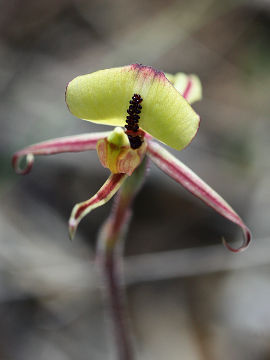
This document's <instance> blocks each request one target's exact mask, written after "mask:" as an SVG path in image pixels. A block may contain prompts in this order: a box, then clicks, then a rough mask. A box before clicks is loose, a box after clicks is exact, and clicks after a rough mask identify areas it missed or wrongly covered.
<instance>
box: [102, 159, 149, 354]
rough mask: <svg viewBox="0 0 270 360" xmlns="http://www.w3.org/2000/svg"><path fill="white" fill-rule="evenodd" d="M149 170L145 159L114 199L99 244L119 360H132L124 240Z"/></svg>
mask: <svg viewBox="0 0 270 360" xmlns="http://www.w3.org/2000/svg"><path fill="white" fill-rule="evenodd" d="M146 168H147V159H146V158H145V159H144V160H143V162H142V163H141V164H140V166H139V167H138V168H137V169H136V170H135V171H134V173H133V175H132V176H130V177H128V178H127V179H126V180H125V182H124V183H123V185H122V187H121V190H120V191H119V192H118V194H117V197H116V198H115V202H114V206H113V208H112V213H111V215H110V216H109V218H108V219H107V221H106V222H105V223H104V225H103V227H102V229H101V232H100V235H99V237H98V244H97V258H96V261H97V264H98V266H99V268H100V271H101V274H102V277H103V285H104V287H103V289H104V295H105V299H106V301H107V303H108V305H109V312H110V320H111V323H112V327H113V331H112V334H114V337H115V344H116V347H117V348H116V352H117V357H116V358H117V359H119V360H133V359H134V352H133V345H132V336H131V332H130V327H129V324H128V317H127V315H126V304H125V303H126V300H125V294H124V291H123V279H122V274H123V272H122V265H123V264H122V261H123V249H124V238H125V234H126V231H127V228H128V224H129V221H130V218H131V205H132V202H133V200H134V198H135V196H136V194H137V192H138V191H139V189H140V188H141V186H142V184H143V180H144V177H145V173H146Z"/></svg>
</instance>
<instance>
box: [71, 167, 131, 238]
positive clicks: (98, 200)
mask: <svg viewBox="0 0 270 360" xmlns="http://www.w3.org/2000/svg"><path fill="white" fill-rule="evenodd" d="M126 177H127V175H126V174H112V175H111V176H110V177H109V178H108V180H107V181H106V182H105V184H104V185H103V186H102V187H101V188H100V189H99V191H98V192H97V193H96V194H95V195H94V196H92V197H91V198H90V199H89V200H86V201H83V202H81V203H79V204H77V205H75V206H74V208H73V210H72V213H71V216H70V219H69V235H70V238H71V239H72V238H73V237H74V234H75V231H76V229H77V227H78V224H79V222H80V221H81V220H82V218H83V217H85V216H86V215H87V214H89V213H90V211H92V210H94V209H95V208H97V207H99V206H102V205H104V204H105V203H106V202H108V201H109V200H110V199H111V198H112V196H113V195H114V194H115V193H116V192H117V191H118V190H119V188H120V186H121V185H122V183H123V182H124V180H125V179H126Z"/></svg>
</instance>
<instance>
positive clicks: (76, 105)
mask: <svg viewBox="0 0 270 360" xmlns="http://www.w3.org/2000/svg"><path fill="white" fill-rule="evenodd" d="M201 94H202V92H201V84H200V81H199V79H198V78H197V77H196V76H195V75H185V74H183V73H178V74H176V75H171V74H164V73H163V72H160V71H157V70H155V69H153V68H152V67H148V66H142V65H139V64H133V65H129V66H124V67H119V68H113V69H106V70H100V71H97V72H94V73H92V74H88V75H83V76H78V77H76V78H75V79H74V80H72V81H71V82H70V83H69V84H68V86H67V88H66V102H67V106H68V108H69V110H70V111H71V113H72V114H73V115H75V116H77V117H79V118H82V119H84V120H88V121H91V122H95V123H99V124H105V125H111V126H114V127H115V128H114V129H113V130H112V131H108V132H102V133H92V134H83V135H75V136H68V137H63V138H58V139H54V140H49V141H44V142H41V143H39V144H35V145H31V146H28V147H26V148H25V149H22V150H20V151H18V152H17V153H15V154H14V156H13V159H12V163H13V166H14V168H15V170H16V172H17V173H19V174H26V173H28V172H29V171H30V170H31V168H32V165H33V162H34V156H35V155H51V154H56V153H61V152H78V151H87V150H94V149H96V150H97V153H98V156H99V159H100V162H101V164H102V165H103V166H104V167H106V168H108V169H110V171H111V175H110V177H109V178H108V180H107V181H106V182H105V184H104V185H103V186H102V187H101V188H100V190H99V191H98V192H97V193H96V194H95V195H94V196H93V197H91V198H90V199H89V200H87V201H84V202H81V203H79V204H77V205H75V207H74V208H73V210H72V213H71V217H70V220H69V229H70V235H71V237H73V236H74V233H75V231H76V229H77V226H78V224H79V222H80V221H81V219H82V218H83V217H84V216H85V215H87V214H88V213H89V212H90V211H92V210H93V209H95V208H97V207H99V206H101V205H103V204H104V203H106V202H107V201H108V200H110V198H111V197H112V196H113V195H114V194H115V193H116V192H117V191H118V190H119V188H120V186H121V185H122V184H123V182H124V181H125V179H126V178H127V177H128V176H132V173H133V171H134V170H135V169H136V168H137V167H138V166H139V165H140V164H141V162H142V161H143V159H144V157H145V156H147V157H149V158H150V159H151V160H152V161H153V162H154V163H155V164H156V165H157V166H158V167H159V168H160V169H161V170H162V171H164V172H165V173H166V174H167V175H169V176H170V177H171V178H173V179H174V180H175V181H176V182H178V183H179V184H181V185H182V186H184V187H185V188H186V189H187V190H188V191H190V192H191V193H192V194H194V195H196V196H197V197H198V198H200V199H201V200H202V201H204V202H205V203H206V204H207V205H209V206H211V207H212V208H213V209H214V210H216V211H217V212H218V213H219V214H221V215H222V216H224V217H225V218H227V219H229V220H230V221H232V222H234V223H235V224H237V225H239V226H240V227H241V229H242V230H243V233H244V241H243V244H242V246H241V247H239V248H237V249H234V248H232V247H231V246H230V245H228V244H227V243H226V242H225V245H226V247H227V248H228V249H229V250H231V251H233V252H239V251H242V250H244V249H245V248H246V247H247V246H248V244H249V242H250V240H251V234H250V231H249V229H248V228H247V226H246V225H245V224H244V222H243V221H242V219H241V218H240V217H239V216H238V215H237V213H236V212H235V211H234V210H233V209H232V208H231V207H230V205H229V204H228V203H227V202H226V201H225V200H224V199H222V197H220V196H219V195H218V194H217V193H216V192H215V191H214V190H213V189H211V187H210V186H208V185H207V184H206V183H205V182H204V181H203V180H201V179H200V178H199V177H198V176H197V175H196V174H195V173H194V172H192V170H190V169H189V168H188V167H187V166H185V165H184V164H183V163H182V162H180V161H179V160H178V159H176V158H175V157H174V156H173V155H172V154H170V153H169V152H168V151H167V150H166V149H165V148H163V147H162V146H161V145H160V143H159V142H161V143H164V144H166V145H168V146H170V147H172V148H174V149H177V150H182V149H183V148H184V147H186V146H187V145H188V144H189V143H190V142H191V140H192V139H193V138H194V136H195V135H196V133H197V130H198V128H199V123H200V118H199V116H198V114H196V112H195V111H194V110H193V109H192V107H191V106H190V104H191V103H193V102H194V101H197V100H200V98H201ZM156 140H158V141H159V142H157V141H156ZM24 157H26V166H25V167H24V168H23V169H22V168H21V167H20V162H21V159H22V158H24Z"/></svg>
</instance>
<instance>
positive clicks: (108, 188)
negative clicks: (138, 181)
mask: <svg viewBox="0 0 270 360" xmlns="http://www.w3.org/2000/svg"><path fill="white" fill-rule="evenodd" d="M123 176H125V174H114V175H113V176H112V178H111V181H110V182H109V183H108V184H107V185H106V186H103V187H102V188H101V189H100V190H99V191H98V192H97V193H96V195H94V197H93V198H91V199H90V200H89V201H87V202H85V203H84V204H83V205H81V206H80V207H79V208H78V210H77V211H76V213H75V215H74V219H75V220H77V219H78V217H79V216H80V215H81V213H82V212H83V211H84V210H85V209H87V208H88V207H89V206H91V205H93V204H95V203H97V202H99V201H101V200H103V199H105V198H106V197H107V196H108V195H109V194H110V192H112V191H113V189H114V188H115V187H116V186H117V184H118V183H119V181H120V180H121V179H122V177H123Z"/></svg>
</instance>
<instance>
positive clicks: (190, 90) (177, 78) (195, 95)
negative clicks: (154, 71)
mask: <svg viewBox="0 0 270 360" xmlns="http://www.w3.org/2000/svg"><path fill="white" fill-rule="evenodd" d="M166 77H167V78H168V80H170V81H171V83H172V84H173V85H174V87H175V88H176V90H177V91H179V92H180V94H181V95H182V96H183V97H184V98H185V99H186V100H187V101H188V102H189V103H190V104H192V103H194V102H196V101H199V100H201V98H202V84H201V82H200V79H199V78H198V76H196V75H194V74H190V75H187V74H184V73H181V72H179V73H177V74H175V75H171V74H166Z"/></svg>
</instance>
